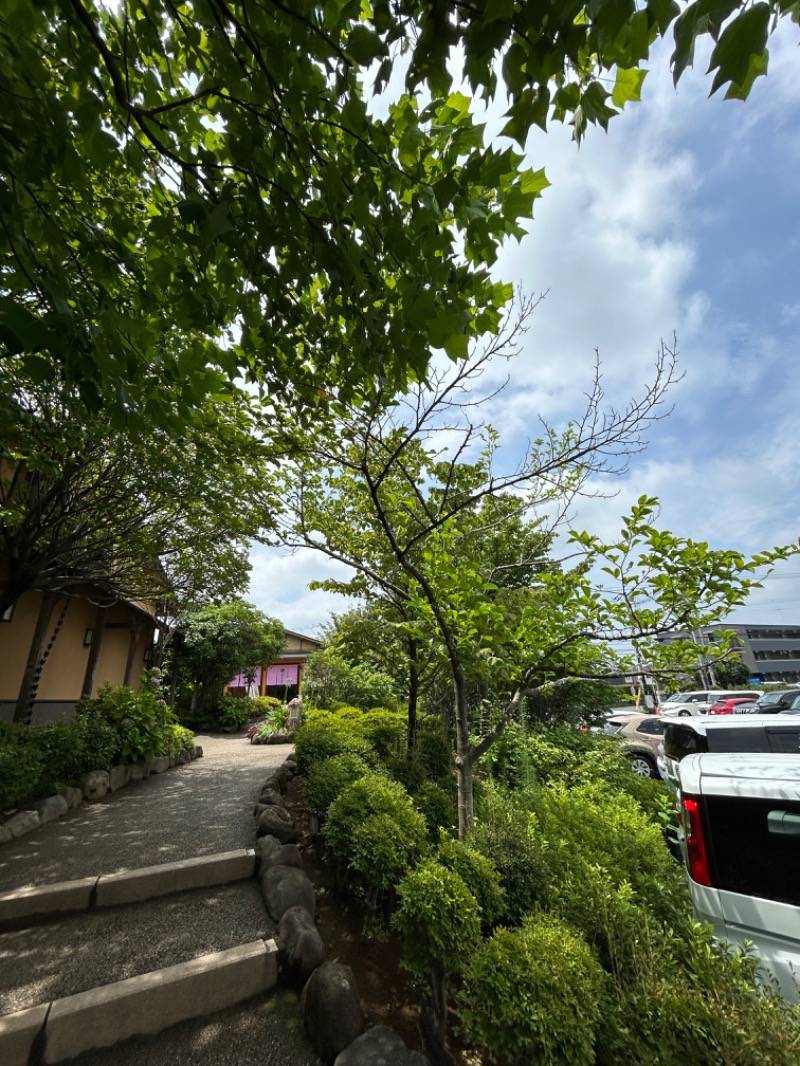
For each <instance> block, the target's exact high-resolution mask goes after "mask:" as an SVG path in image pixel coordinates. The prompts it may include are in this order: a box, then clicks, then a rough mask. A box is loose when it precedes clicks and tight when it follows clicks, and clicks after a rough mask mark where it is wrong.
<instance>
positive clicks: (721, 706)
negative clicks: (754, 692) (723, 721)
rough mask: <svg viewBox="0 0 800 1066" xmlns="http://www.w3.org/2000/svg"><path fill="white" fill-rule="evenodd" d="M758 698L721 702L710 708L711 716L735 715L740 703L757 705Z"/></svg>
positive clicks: (741, 698)
mask: <svg viewBox="0 0 800 1066" xmlns="http://www.w3.org/2000/svg"><path fill="white" fill-rule="evenodd" d="M757 702H758V696H753V697H752V699H751V698H750V697H747V698H746V699H745V698H744V697H737V698H736V699H730V700H720V701H719V703H715V704H714V706H713V707H709V709H708V713H709V714H733V713H734V712H735V710H736V707H737V706H738V705H739V704H740V703H757Z"/></svg>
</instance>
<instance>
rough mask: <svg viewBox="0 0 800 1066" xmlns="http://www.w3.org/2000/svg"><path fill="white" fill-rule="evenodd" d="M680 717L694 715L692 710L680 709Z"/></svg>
mask: <svg viewBox="0 0 800 1066" xmlns="http://www.w3.org/2000/svg"><path fill="white" fill-rule="evenodd" d="M678 717H679V718H691V717H692V712H691V711H678Z"/></svg>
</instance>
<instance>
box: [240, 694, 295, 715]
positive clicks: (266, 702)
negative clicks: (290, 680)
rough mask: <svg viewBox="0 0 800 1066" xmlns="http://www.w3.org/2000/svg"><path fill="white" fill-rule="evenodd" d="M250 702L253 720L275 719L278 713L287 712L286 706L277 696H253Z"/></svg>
mask: <svg viewBox="0 0 800 1066" xmlns="http://www.w3.org/2000/svg"><path fill="white" fill-rule="evenodd" d="M249 702H250V706H251V711H250V717H251V718H265V717H268V718H274V717H275V715H276V713H277V712H278V711H281V710H283V711H285V710H286V705H285V704H284V703H283V701H282V700H279V699H278V698H277V696H253V697H252V699H251V700H250V701H249ZM287 715H288V711H287Z"/></svg>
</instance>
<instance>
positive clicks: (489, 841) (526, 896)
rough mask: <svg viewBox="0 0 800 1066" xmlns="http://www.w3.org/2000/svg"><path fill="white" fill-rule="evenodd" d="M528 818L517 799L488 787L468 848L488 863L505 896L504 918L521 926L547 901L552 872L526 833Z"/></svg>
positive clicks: (481, 802) (543, 854) (539, 845)
mask: <svg viewBox="0 0 800 1066" xmlns="http://www.w3.org/2000/svg"><path fill="white" fill-rule="evenodd" d="M529 825H530V816H529V814H528V811H527V810H526V808H525V807H524V806H523V805H522V804H521V802H520V799H519V798H516V799H515V798H513V797H511V796H508V795H505V794H504V793H503V792H502V791H501V790H500V789H499V788H498V787H497V786H495V785H492V784H487V785H486V787H485V788H484V790H483V794H482V795H481V798H480V802H479V803H477V804H476V820H475V829H474V830H473V833H472V835H471V837H470V844H471V845H472V846H473V847H475V848H476V849H477V850H478V851H479V852H480V853H481V854H482V855H485V856H486V857H487V858H488V859H491V861H492V863H493V864H494V867H495V869H496V870H497V872H498V874H499V876H500V883H501V885H502V887H503V891H504V892H505V913H504V917H505V918H506V920H507V921H509V922H512V923H519V922H521V921H522V920H523V919H524V918H525V916H526V915H527V914H530V912H531V911H533V910H535V909H536V908H538V907H539V906H545V907H546V906H547V905H548V903H549V900H550V884H551V871H550V866H549V864H548V861H547V856H546V854H545V851H544V850H543V848H542V845H541V843H536V842H534V840H533V839H532V837H531V835H530V833H529Z"/></svg>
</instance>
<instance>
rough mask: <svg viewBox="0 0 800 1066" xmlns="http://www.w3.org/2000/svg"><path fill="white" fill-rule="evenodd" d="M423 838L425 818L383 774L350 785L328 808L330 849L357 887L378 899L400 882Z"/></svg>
mask: <svg viewBox="0 0 800 1066" xmlns="http://www.w3.org/2000/svg"><path fill="white" fill-rule="evenodd" d="M376 816H380V819H378V820H376ZM384 838H390V839H389V840H385V839H384ZM424 842H425V822H424V820H423V818H422V815H421V814H420V813H419V811H417V810H416V809H415V807H414V804H413V803H412V802H411V797H410V796H409V795H408V793H407V792H406V790H405V789H404V788H403V786H402V785H399V784H398V783H397V782H396V781H390V780H389V779H388V778H386V777H383V776H381V775H380V774H375V773H371V774H367V775H366V776H365V777H362V778H361V780H360V781H355V782H354V783H353V784H351V785H348V786H347V787H346V788H345V789H344V790H343V791H342V792H341V793H340V794H339V796H338V797H337V798H336V799H335V800H334V802H333V803H332V804H331V806H330V807H329V809H328V821H327V822H326V825H325V845H326V848H327V849H328V851H329V852H330V854H331V855H332V856H333V857H334V859H336V860H337V861H338V863H339V864H340V866H341V868H342V869H344V870H345V871H346V873H347V876H348V877H351V878H352V880H353V881H354V883H355V887H356V889H357V890H358V891H360V892H362V893H366V894H371V895H372V896H373V898H376V891H381V890H385V889H386V888H388V887H390V886H392V885H393V884H394V883H396V881H397V880H399V878H400V877H401V876H402V874H403V872H404V870H405V869H406V868H407V867H408V865H409V863H410V862H411V859H412V857H413V855H414V854H415V852H416V851H418V850H420V849H421V848H422V847H423V845H424Z"/></svg>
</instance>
